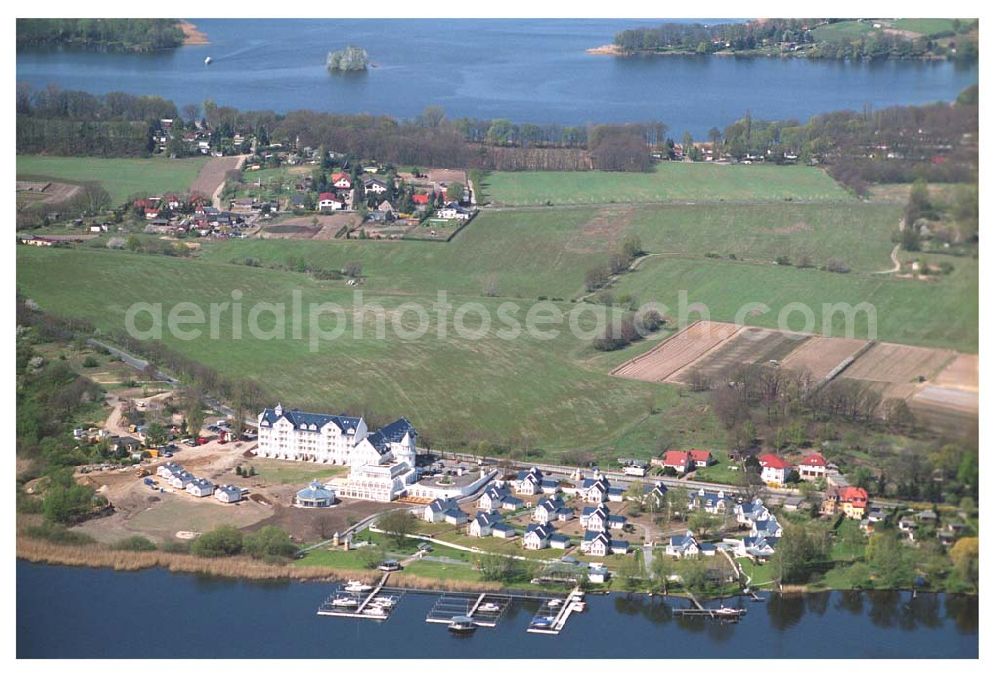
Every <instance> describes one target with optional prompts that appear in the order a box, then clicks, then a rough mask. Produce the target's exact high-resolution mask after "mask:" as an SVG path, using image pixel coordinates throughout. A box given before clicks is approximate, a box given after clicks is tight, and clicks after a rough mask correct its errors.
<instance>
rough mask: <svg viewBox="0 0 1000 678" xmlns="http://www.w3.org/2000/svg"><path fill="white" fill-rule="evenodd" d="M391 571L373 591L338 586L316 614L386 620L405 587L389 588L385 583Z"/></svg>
mask: <svg viewBox="0 0 1000 678" xmlns="http://www.w3.org/2000/svg"><path fill="white" fill-rule="evenodd" d="M389 574H390V573H388V572H387V573H385V575H383V576H382V579H381V581H379V583H378V584H377V585H376V586H375V587H374V588H372V590H371V591H345V590H344V589H343V587H341V586H338V587H337V588H335V589H334V590H333V593H332V594H330V596H329V597H328V598H327V599H326V601H324V602H323V604H322V605H320V606H319V609H318V610H317V611H316V614H318V615H322V616H325V617H353V618H355V619H371V620H374V621H385V620H386V619H388V618H389V615H390V614H392V611H393V610H394V609H396V605H397V604H398V603H399V599H400V598H402V597H403V593H404V592H405V589H397V588H389V587H387V586H386V585H385V582H386V580H388V579H389Z"/></svg>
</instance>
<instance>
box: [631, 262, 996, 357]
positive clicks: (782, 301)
mask: <svg viewBox="0 0 1000 678" xmlns="http://www.w3.org/2000/svg"><path fill="white" fill-rule="evenodd" d="M952 261H953V263H954V264H955V271H954V273H952V274H951V275H948V276H945V277H944V278H943V279H941V280H940V281H937V282H921V281H914V280H894V279H892V278H891V277H889V276H877V275H856V274H839V273H826V272H824V271H819V270H815V269H804V270H799V269H796V268H793V267H790V266H770V265H756V264H741V263H726V262H717V261H712V260H707V259H706V260H704V261H695V260H681V259H673V258H659V259H650V260H648V261H646V262H643V264H642V266H641V267H640V269H639V270H638V271H636V272H634V273H631V274H629V275H627V276H625V277H624V278H622V279H621V281H620V282H619V284H618V285H616V287H615V289H616V291H618V292H627V293H631V294H634V295H635V296H636V297H637V298H638V299H639V300H640V301H641V302H646V301H651V300H656V301H660V302H661V303H664V304H667V305H668V307H670V308H671V309H675V311H674V312H676V309H677V308H678V295H679V294H680V293H681V292H686V293H687V297H688V303H689V304H694V303H696V302H701V303H704V304H705V305H707V307H708V310H709V312H710V315H711V319H712V320H720V321H726V322H733V321H734V320H735V319H736V315H737V312H738V311H739V309H740V308H741V307H743V306H744V305H745V304H750V303H754V302H756V303H763V304H766V305H767V306H768V307H770V310H769V311H768V312H766V313H762V314H758V315H753V316H748V317H747V318H746V322H748V323H750V324H753V325H760V326H762V327H776V326H777V323H778V315H779V313H780V310H781V309H782V308H783V307H784V306H786V305H788V304H793V303H795V304H804V305H805V306H806V307H808V308H809V309H810V310H811V311H812V313H813V316H814V318H815V323H816V324H815V326H814V328H813V330H812V331H817V332H818V331H821V330H822V329H823V328H822V318H823V305H824V304H838V303H841V302H845V303H848V304H850V305H855V304H859V303H861V302H868V303H870V304H871V305H872V306H873V307H874V308H875V311H876V320H877V336H876V338H877V339H879V340H881V341H893V342H899V343H904V344H915V345H920V346H942V347H947V348H955V349H958V350H961V351H968V352H973V353H975V352H976V351H977V350H978V346H979V344H978V333H979V309H978V302H979V288H978V269H979V267H978V262H977V261H976V260H973V259H952ZM802 317H803V316H802V314H800V313H798V312H796V313H792V314H791V315H790V316H789V320H790V322H789V325H790V327H789V329H791V330H800V329H804V326H803V325H802V324H801V322H802ZM857 318H858V322H857V324H856V327H855V336H859V337H865V336H867V323H866V317H865V315H864V314H859V315H858V316H857ZM843 321H844V316H843V314H835V315H832V316H831V324H830V333H831V334H832V335H833V336H843V334H844V329H845V327H844V322H843Z"/></svg>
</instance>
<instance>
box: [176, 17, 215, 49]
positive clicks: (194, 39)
mask: <svg viewBox="0 0 1000 678" xmlns="http://www.w3.org/2000/svg"><path fill="white" fill-rule="evenodd" d="M177 25H178V27H180V29H181V31H183V33H184V43H183V44H184V45H210V44H212V43H211V42H209V40H208V36H207V35H205V33H203V32H202V31H200V30H198V27H197V26H195V25H194V24H193V23H191V22H190V21H187V20H185V19H181V20H180V21H178V22H177Z"/></svg>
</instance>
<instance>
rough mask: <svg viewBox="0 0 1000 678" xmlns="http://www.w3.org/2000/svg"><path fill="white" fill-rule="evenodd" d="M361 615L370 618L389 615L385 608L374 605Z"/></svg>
mask: <svg viewBox="0 0 1000 678" xmlns="http://www.w3.org/2000/svg"><path fill="white" fill-rule="evenodd" d="M361 614H366V615H368V616H369V617H385V616H387V613H386V611H385V608H384V607H381V606H379V605H372V606H371V607H366V608H365V609H364V610H362V611H361Z"/></svg>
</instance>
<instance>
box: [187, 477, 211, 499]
mask: <svg viewBox="0 0 1000 678" xmlns="http://www.w3.org/2000/svg"><path fill="white" fill-rule="evenodd" d="M184 489H185V490H186V491H187V493H188V494H190V495H192V496H195V497H210V496H212V493H213V492H215V483H213V482H212V481H211V480H206V479H205V478H195V479H194V480H192V481H191V482H189V483H188V484H187V485H186V486H185V487H184Z"/></svg>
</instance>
